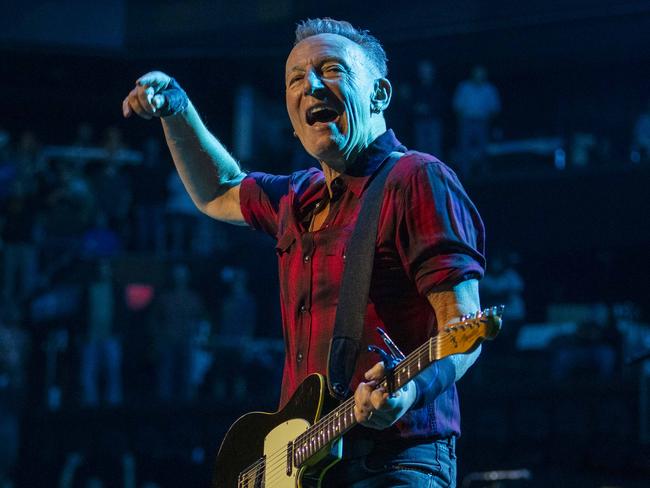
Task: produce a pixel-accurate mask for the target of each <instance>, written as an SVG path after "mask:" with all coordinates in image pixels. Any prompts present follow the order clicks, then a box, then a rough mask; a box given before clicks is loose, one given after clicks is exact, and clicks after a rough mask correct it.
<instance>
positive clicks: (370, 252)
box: [327, 152, 404, 400]
mask: <svg viewBox="0 0 650 488" xmlns="http://www.w3.org/2000/svg"><path fill="white" fill-rule="evenodd" d="M403 155H404V154H403V153H400V152H392V153H391V154H390V155H389V156H388V157H387V158H386V159H385V160H384V162H383V163H382V164H381V166H380V168H379V169H378V170H377V172H376V173H375V175H374V176H373V178H372V180H371V182H370V184H369V186H368V188H367V189H366V191H365V192H364V198H363V201H362V203H361V210H360V211H359V217H358V218H357V224H356V225H355V227H354V231H353V232H352V236H351V237H350V242H349V244H348V248H347V250H346V260H345V269H344V270H343V280H342V282H341V290H340V291H339V303H338V308H337V309H336V318H335V320H334V334H333V335H332V340H331V342H330V350H329V357H328V361H327V386H328V388H329V390H330V393H331V394H332V395H333V396H334V397H336V398H339V399H341V400H342V399H344V398H346V397H347V396H348V395H349V394H350V391H349V385H350V381H351V380H352V375H353V374H354V370H355V367H356V364H357V358H358V357H359V352H360V349H361V335H362V332H363V325H364V321H365V317H366V307H367V304H368V293H369V292H370V278H371V277H372V265H373V263H374V259H375V242H376V240H377V228H378V226H379V211H380V209H381V202H382V200H383V196H384V184H385V183H386V178H387V177H388V174H389V173H390V172H391V170H392V169H393V167H394V166H395V164H396V163H397V161H398V160H399V159H400V158H401V157H402V156H403Z"/></svg>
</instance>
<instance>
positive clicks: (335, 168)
mask: <svg viewBox="0 0 650 488" xmlns="http://www.w3.org/2000/svg"><path fill="white" fill-rule="evenodd" d="M373 117H376V118H375V120H374V121H372V125H371V130H370V132H369V133H368V137H367V138H366V139H365V140H364V141H363V142H362V143H361V144H358V145H357V146H356V147H355V148H353V149H352V150H350V151H349V152H348V153H346V154H344V155H343V156H342V157H341V159H337V160H327V161H326V160H323V159H321V160H319V163H320V165H321V168H322V169H323V174H324V175H325V183H326V184H327V189H328V190H329V191H330V196H331V194H332V190H331V186H330V185H331V183H332V181H334V180H335V179H336V177H337V176H339V175H341V174H342V173H346V172H347V170H348V168H351V167H352V166H353V165H354V163H355V161H356V160H357V157H358V156H359V154H361V153H362V152H363V151H364V150H365V149H366V148H367V147H368V146H369V145H370V144H372V143H373V141H374V140H375V139H377V138H378V137H379V136H380V135H382V134H383V133H384V132H386V121H385V120H384V117H383V114H373Z"/></svg>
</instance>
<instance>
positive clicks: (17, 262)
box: [0, 178, 40, 308]
mask: <svg viewBox="0 0 650 488" xmlns="http://www.w3.org/2000/svg"><path fill="white" fill-rule="evenodd" d="M29 187H30V185H29V184H28V183H27V181H26V179H24V178H23V179H15V180H14V182H13V184H12V187H11V191H10V193H9V198H8V199H7V200H6V201H5V202H4V205H2V207H3V208H2V214H1V215H0V236H1V239H2V247H3V253H2V258H3V259H2V267H3V282H2V305H3V307H6V308H14V307H19V306H20V305H21V304H23V303H24V301H25V300H26V299H27V298H29V296H30V294H31V292H32V291H33V290H34V288H35V286H36V283H37V280H38V248H37V242H36V234H37V226H38V224H39V210H40V209H39V200H38V196H37V195H36V194H34V193H29V192H28V191H27V189H28V188H29Z"/></svg>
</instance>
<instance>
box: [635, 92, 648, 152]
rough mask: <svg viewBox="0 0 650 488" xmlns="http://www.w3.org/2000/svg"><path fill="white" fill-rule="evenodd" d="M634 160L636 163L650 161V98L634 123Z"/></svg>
mask: <svg viewBox="0 0 650 488" xmlns="http://www.w3.org/2000/svg"><path fill="white" fill-rule="evenodd" d="M632 161H633V162H635V163H638V162H641V161H643V162H648V161H650V98H648V101H647V102H646V107H645V110H644V112H643V113H642V114H641V115H639V118H638V119H637V120H636V124H635V125H634V138H633V142H632Z"/></svg>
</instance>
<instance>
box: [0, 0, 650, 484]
mask: <svg viewBox="0 0 650 488" xmlns="http://www.w3.org/2000/svg"><path fill="white" fill-rule="evenodd" d="M1 11H2V15H1V16H0V73H1V76H0V90H1V97H2V102H1V105H0V106H1V107H2V113H3V116H2V118H1V119H0V128H2V129H4V130H6V131H8V132H9V133H11V134H12V135H18V134H20V133H21V132H23V131H26V130H30V131H33V132H34V133H36V134H37V135H38V138H39V139H40V141H42V143H44V144H47V145H57V144H68V143H70V142H71V141H72V140H73V138H74V135H75V130H76V128H77V126H78V125H79V124H80V123H82V122H89V123H91V124H92V125H93V126H95V127H97V128H103V127H108V126H115V127H117V128H119V129H120V130H121V131H122V133H123V134H124V137H125V140H126V142H127V143H128V144H129V145H130V146H131V147H133V148H135V149H137V148H139V147H140V146H141V144H142V142H143V140H144V139H145V138H146V137H149V136H152V135H154V136H155V137H158V138H160V139H161V140H162V133H161V130H160V128H159V127H158V125H159V124H158V123H157V122H155V121H154V122H149V121H144V120H139V119H130V120H124V119H123V118H122V116H121V110H120V106H121V101H122V99H123V98H124V96H125V95H126V94H127V93H128V91H129V90H130V89H131V88H132V86H133V83H134V80H135V79H137V78H138V77H139V76H140V75H141V74H143V73H145V72H147V71H149V70H151V69H159V70H162V71H165V72H167V73H171V74H173V76H174V77H175V78H176V79H177V80H179V82H180V83H181V84H182V86H183V87H184V88H185V89H186V91H187V92H188V94H190V96H191V98H192V100H193V102H194V104H195V105H196V106H197V107H198V109H199V111H200V113H201V114H202V116H203V118H204V120H205V121H206V123H207V125H208V126H209V127H210V129H211V130H212V131H213V132H214V133H215V134H216V135H217V136H218V137H220V138H221V139H222V140H223V141H224V143H226V144H227V145H230V144H231V141H232V140H233V124H232V115H233V108H234V97H235V94H236V92H237V89H238V88H239V87H240V86H241V85H242V84H248V85H251V86H253V87H254V90H255V93H256V96H257V97H259V98H258V99H259V100H263V101H264V102H263V104H264V105H263V108H260V114H263V113H267V114H270V115H269V117H270V118H273V119H274V120H275V119H286V114H285V113H284V108H283V105H284V100H283V98H284V95H283V90H284V86H283V84H284V79H283V76H284V73H283V70H284V62H285V59H286V55H287V54H288V52H289V50H290V48H291V45H292V39H293V30H294V26H295V23H296V22H297V21H298V20H300V19H304V18H307V17H318V16H331V17H334V18H343V19H346V20H349V21H350V22H352V23H353V24H354V25H358V26H361V27H364V28H368V29H370V31H371V32H372V33H373V34H374V35H376V36H377V37H378V38H379V39H380V40H381V41H382V42H383V44H384V46H385V49H386V51H387V54H388V57H389V72H390V73H389V78H390V79H391V80H392V81H393V84H394V88H395V91H396V93H397V92H399V90H400V86H402V85H403V84H408V83H410V82H412V81H413V80H414V79H415V73H416V64H417V61H418V60H419V59H421V58H429V59H431V60H433V61H434V62H435V63H436V65H437V68H438V77H439V81H440V83H441V85H442V86H443V89H444V91H445V92H446V94H447V95H448V99H449V100H450V99H451V95H452V93H453V90H454V87H455V86H456V85H457V84H458V82H459V81H461V80H463V79H465V78H466V77H467V76H468V73H469V71H470V69H471V67H472V66H474V65H475V64H477V63H481V64H483V65H484V66H486V67H487V69H488V73H489V78H490V80H491V81H492V82H493V83H494V85H495V86H497V88H498V89H499V92H500V95H501V99H502V106H503V109H502V112H501V114H500V115H499V116H498V118H497V120H495V122H494V125H495V127H497V128H498V130H499V134H500V136H499V137H501V138H502V139H504V140H511V139H521V138H527V137H537V136H557V137H560V138H562V139H563V140H565V141H567V147H568V146H569V145H570V144H569V142H568V141H570V140H571V138H572V137H573V135H574V134H576V133H589V134H592V135H593V136H594V137H595V138H596V139H598V140H599V141H607V145H608V147H609V150H608V152H607V154H606V157H603V158H600V159H599V160H597V161H595V162H593V163H590V164H589V165H587V166H586V167H572V166H571V165H570V164H569V165H568V167H567V168H566V169H565V170H563V171H558V170H555V169H554V168H553V164H552V161H541V162H540V161H538V160H535V159H533V158H527V157H526V156H522V157H520V158H518V159H517V160H515V161H513V160H505V161H494V162H493V164H492V165H491V171H490V173H489V174H488V175H485V176H484V177H481V178H468V179H467V181H466V182H465V184H466V188H467V190H468V193H469V194H470V196H471V197H472V199H473V201H474V203H475V204H476V205H477V207H478V208H479V210H480V212H481V215H482V217H483V219H484V221H485V225H486V228H487V236H488V254H487V256H488V263H489V262H490V258H491V256H493V255H506V254H508V253H513V252H516V253H517V254H518V256H519V258H518V265H517V266H518V271H519V273H520V274H521V276H522V278H523V281H524V283H525V284H526V287H525V290H524V300H525V302H526V305H527V315H526V321H527V322H532V323H535V322H545V321H546V319H547V308H548V306H549V305H551V304H557V303H579V304H587V305H589V304H606V305H607V306H608V307H611V308H612V309H613V308H614V307H615V306H616V305H617V304H621V303H623V304H631V306H632V307H633V308H634V309H635V310H636V312H635V314H634V317H635V320H636V321H638V322H641V323H647V322H649V320H648V319H649V313H650V310H649V309H648V302H647V297H648V296H649V294H650V285H649V284H648V283H649V282H648V271H650V265H649V261H648V249H650V225H649V218H648V213H649V211H650V197H649V196H648V195H649V194H650V191H649V190H648V187H649V186H650V165H649V164H648V163H647V162H646V163H645V164H633V163H632V162H631V161H630V150H631V145H632V132H633V127H634V124H635V121H636V119H637V117H638V116H639V115H640V114H641V113H642V112H643V111H644V108H645V107H646V106H647V103H648V100H649V99H650V89H649V88H650V82H649V80H650V2H642V1H627V2H626V1H621V2H607V1H603V0H592V1H577V0H572V1H567V0H564V1H555V0H553V1H544V2H541V1H528V2H519V1H514V0H502V1H478V0H464V1H458V0H457V1H451V0H449V1H447V0H445V1H437V2H430V1H426V2H425V1H411V2H407V3H406V2H384V1H378V2H374V3H373V4H372V5H371V6H365V5H362V4H361V3H354V2H344V1H329V2H322V1H321V2H315V1H310V0H308V1H300V2H298V1H294V0H277V1H272V0H257V1H251V2H242V3H239V2H213V1H207V0H194V1H182V2H181V1H172V0H157V1H135V0H133V1H126V0H124V1H116V2H103V3H96V4H93V3H88V2H82V1H77V0H75V1H61V2H48V1H34V2H29V3H28V4H27V2H17V1H10V2H9V3H8V4H5V5H4V6H3V7H2V8H1ZM415 98H416V99H417V93H415ZM260 107H262V105H260ZM398 108H399V107H398ZM387 119H388V123H389V126H390V125H391V124H395V125H397V124H399V123H400V112H399V111H398V112H392V111H391V110H389V111H388V113H387ZM443 121H444V146H443V147H444V154H443V156H445V158H444V159H445V160H446V161H447V162H448V163H449V164H450V166H452V168H454V167H455V166H454V161H453V146H454V142H455V120H454V114H453V112H452V110H451V102H449V104H448V105H447V106H446V107H444V115H443ZM262 123H263V121H262ZM287 134H290V132H288V133H287ZM398 135H399V134H398ZM288 137H290V135H289V136H288ZM409 137H410V135H409V134H408V133H406V134H404V137H402V138H403V140H404V142H406V143H407V145H408V144H410V143H411V142H412V140H409ZM166 159H167V158H166ZM243 163H244V167H245V168H249V169H255V170H264V171H270V172H286V171H289V170H290V167H291V166H290V164H289V163H288V161H287V159H286V154H284V153H282V152H281V151H280V152H279V153H277V154H271V155H270V156H269V157H264V158H262V157H259V156H256V157H254V158H253V159H251V160H249V161H244V162H243ZM161 164H168V165H169V164H170V163H169V161H167V160H165V161H164V162H162V163H161ZM214 225H216V226H220V227H223V230H225V231H227V232H229V233H230V235H232V236H233V237H232V238H231V239H232V242H234V243H236V244H235V245H233V247H231V248H230V249H229V250H228V252H227V253H224V254H222V255H216V256H212V257H210V258H209V259H204V258H197V257H193V256H186V261H187V262H188V263H189V264H190V266H191V267H192V269H193V271H194V282H195V284H196V285H197V286H199V287H200V288H201V290H202V293H203V295H204V298H205V299H206V301H208V302H209V303H211V302H213V303H211V305H210V307H212V310H214V309H216V307H217V304H218V303H219V285H218V273H219V269H221V268H222V267H223V266H225V265H239V266H243V267H245V268H247V269H248V270H249V271H250V272H251V275H252V279H251V283H250V288H251V291H252V292H253V294H254V295H255V297H256V299H257V303H258V323H257V329H256V332H257V335H258V336H261V337H269V338H273V339H278V338H279V337H280V325H279V317H278V316H279V312H278V306H277V303H276V302H277V291H276V284H275V280H276V270H275V259H274V258H275V256H274V252H273V245H272V242H271V241H270V240H269V239H267V238H265V237H263V236H257V235H255V234H253V233H252V232H250V231H248V230H246V229H230V228H226V226H224V225H222V224H219V223H215V224H214ZM120 260H121V262H123V263H124V262H127V261H128V263H130V264H129V266H126V265H124V266H123V268H124V269H127V271H125V272H124V273H126V274H127V275H128V274H129V273H133V275H134V276H137V275H142V274H143V273H144V274H146V273H145V272H144V271H143V270H144V269H145V268H146V266H153V267H154V268H155V269H159V270H161V271H160V272H161V273H164V270H166V269H168V267H169V266H170V261H169V260H164V259H163V260H159V261H155V262H154V263H153V264H152V263H151V262H150V260H149V261H148V260H146V259H144V258H143V257H142V256H133V255H130V256H127V255H124V256H121V257H120V258H119V259H118V261H120ZM143 263H145V264H143ZM147 263H148V264H147ZM488 266H489V264H488ZM146 269H148V268H146ZM128 270H130V271H128ZM125 279H127V280H128V278H125ZM486 305H489V304H486ZM133 324H134V325H133V326H134V327H137V323H136V322H135V321H134V322H133ZM23 327H24V329H25V330H26V331H28V333H29V335H30V337H31V340H32V346H31V348H32V350H33V351H36V352H35V353H33V354H32V356H31V359H30V363H29V364H30V366H29V371H30V373H29V380H28V386H27V393H26V394H25V398H26V400H24V401H22V402H21V403H20V415H19V418H20V440H19V442H20V446H19V456H18V458H17V459H16V461H15V464H14V466H13V468H12V469H13V471H12V473H13V475H12V476H13V479H14V481H15V486H30V487H31V486H55V485H56V484H57V482H58V479H59V476H60V472H61V470H62V467H63V464H64V461H65V458H66V455H67V454H68V453H69V452H73V451H82V452H86V453H88V454H87V462H86V465H87V466H92V467H91V468H88V469H89V470H90V471H92V470H94V471H96V472H100V473H101V476H102V477H103V479H104V480H105V482H106V484H107V486H121V485H120V479H121V468H120V466H121V465H120V460H121V456H122V455H123V453H124V452H131V453H133V454H134V455H135V458H136V462H137V466H138V480H139V483H140V482H141V481H143V480H145V479H155V480H156V482H157V483H159V484H160V485H161V486H205V484H206V480H207V479H209V476H210V466H211V459H212V457H213V456H214V453H215V452H216V449H217V447H218V445H219V441H220V439H221V437H222V435H223V433H224V432H225V429H226V428H227V426H228V425H229V424H230V423H231V422H232V421H233V420H234V419H235V418H236V417H237V416H238V415H239V414H240V413H243V412H245V411H248V410H251V409H262V408H266V409H269V410H272V409H274V408H275V405H276V401H277V397H276V396H274V395H277V391H276V390H274V389H273V388H270V391H266V390H264V389H260V388H255V387H254V386H250V391H249V393H248V395H247V398H246V401H243V402H229V401H224V399H221V398H215V397H214V396H213V397H210V398H207V399H206V398H204V399H203V400H202V401H201V402H199V403H198V404H195V405H192V406H174V407H165V408H162V407H159V406H156V405H155V404H154V403H153V402H148V401H147V398H146V395H145V394H144V393H142V391H140V390H142V389H146V386H147V383H148V379H147V374H148V371H147V370H146V369H145V370H136V371H130V373H129V374H127V376H129V375H130V376H131V378H132V379H133V381H134V383H133V385H134V386H132V388H133V390H134V391H132V392H131V394H130V396H129V395H127V401H126V402H125V404H124V405H123V406H122V407H120V408H118V409H98V410H88V409H81V408H79V407H78V405H76V404H75V395H76V393H75V391H76V390H75V389H76V386H75V381H76V378H77V376H78V374H77V373H76V370H75V368H76V367H78V355H76V353H75V352H74V351H73V350H70V351H69V352H68V353H66V354H67V356H66V354H64V358H63V360H62V364H63V366H62V369H61V370H60V371H62V372H60V373H59V374H60V375H63V379H62V380H61V382H62V383H63V384H64V385H65V391H66V392H67V393H66V395H67V396H66V397H65V398H64V402H63V407H62V408H59V409H56V410H55V411H52V409H49V408H48V407H47V405H46V403H45V402H44V399H43V393H42V388H43V383H44V380H43V379H42V376H43V374H44V359H43V357H42V353H38V351H39V347H40V343H39V341H43V340H44V339H43V338H44V337H45V336H46V335H47V333H48V332H47V330H45V329H43V328H40V326H37V325H34V324H29V323H25V324H23ZM505 327H506V328H507V327H508V321H507V315H506V325H505ZM647 330H648V329H646V331H647ZM646 333H647V332H646ZM514 335H515V333H514V332H513V333H512V335H506V334H505V331H504V338H503V343H502V344H497V342H495V343H494V344H488V345H486V346H485V348H484V354H483V356H482V358H481V359H480V361H479V363H477V364H476V365H475V367H474V368H473V370H471V371H470V372H469V373H468V375H467V377H466V378H464V379H463V380H462V381H461V383H460V385H459V389H460V392H461V402H462V404H461V405H462V407H461V408H462V413H463V423H464V424H463V427H464V431H463V432H464V433H463V437H462V438H461V440H460V444H459V485H460V481H461V480H462V479H463V477H464V476H465V475H467V474H468V473H470V472H475V471H484V470H505V469H517V468H527V469H530V470H531V472H532V474H533V476H532V479H531V480H529V481H519V482H517V481H504V482H502V485H491V486H548V485H549V484H551V483H554V484H556V485H558V486H626V487H627V486H647V485H646V483H647V480H648V479H650V446H649V445H648V442H649V440H648V437H645V439H644V438H643V436H642V434H641V424H642V423H643V421H642V418H646V419H647V418H648V416H650V413H649V412H650V410H648V407H647V405H646V406H645V407H644V406H643V403H642V402H641V401H640V398H641V389H640V386H639V385H640V384H641V382H642V381H643V380H642V378H643V376H642V375H641V374H640V371H639V368H640V366H639V363H635V364H626V359H629V358H626V357H625V356H624V353H623V352H621V351H618V352H619V353H620V354H619V356H618V361H617V368H616V371H615V373H614V375H613V376H612V377H609V378H607V379H599V378H597V377H596V375H595V374H593V373H591V372H586V374H584V375H578V377H572V378H565V380H564V381H559V382H558V381H553V380H552V379H551V377H550V376H549V374H548V370H549V368H550V362H549V361H551V353H550V352H549V351H548V350H546V351H535V352H532V353H531V352H522V351H518V350H516V348H515V346H514ZM498 340H499V339H497V341H498ZM493 346H494V347H493ZM491 348H492V349H491ZM130 350H131V353H132V354H138V347H131V349H130ZM39 354H40V356H39ZM125 354H127V351H126V350H125ZM126 362H128V361H126V360H125V363H126ZM277 374H279V372H277V371H271V372H269V371H266V370H264V371H261V372H259V373H252V376H264V378H265V381H268V383H269V384H273V385H275V384H276V383H277V382H274V380H273V379H272V376H277ZM268 375H271V377H268ZM267 377H268V380H266V378H267ZM258 379H259V378H258ZM645 381H647V379H646V380H645ZM254 384H255V383H254V381H253V383H251V385H254ZM644 408H645V409H644ZM646 422H647V420H646ZM82 475H83V471H82V474H81V475H80V477H82ZM77 483H81V482H80V481H77ZM79 486H82V485H81V484H79ZM471 486H488V485H486V484H483V485H480V484H476V485H474V484H472V485H471Z"/></svg>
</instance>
